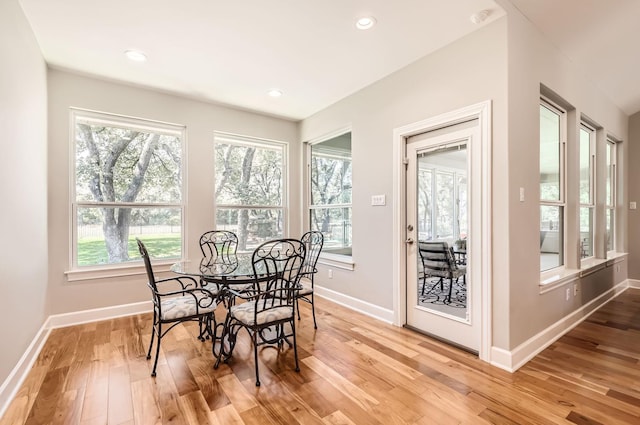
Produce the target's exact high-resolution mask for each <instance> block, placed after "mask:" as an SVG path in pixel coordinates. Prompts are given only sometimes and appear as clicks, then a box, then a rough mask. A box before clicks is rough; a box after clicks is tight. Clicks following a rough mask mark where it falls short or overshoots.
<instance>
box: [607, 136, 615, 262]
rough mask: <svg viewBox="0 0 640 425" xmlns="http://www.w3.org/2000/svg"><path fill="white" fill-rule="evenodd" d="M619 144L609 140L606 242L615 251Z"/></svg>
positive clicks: (609, 248)
mask: <svg viewBox="0 0 640 425" xmlns="http://www.w3.org/2000/svg"><path fill="white" fill-rule="evenodd" d="M617 146H618V145H617V144H616V143H615V142H614V141H612V140H611V139H609V140H607V154H606V155H607V182H606V186H605V187H606V200H605V204H606V223H605V243H606V250H607V252H609V251H615V250H616V244H615V229H616V226H615V221H616V189H617V187H616V156H617Z"/></svg>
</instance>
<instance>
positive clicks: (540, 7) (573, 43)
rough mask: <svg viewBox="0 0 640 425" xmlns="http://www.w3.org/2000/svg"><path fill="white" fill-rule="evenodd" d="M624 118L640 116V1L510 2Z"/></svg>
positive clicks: (548, 0)
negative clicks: (575, 65) (633, 115)
mask: <svg viewBox="0 0 640 425" xmlns="http://www.w3.org/2000/svg"><path fill="white" fill-rule="evenodd" d="M509 1H510V2H511V4H513V5H514V6H516V7H517V8H518V9H519V10H520V11H521V12H522V13H523V14H524V15H525V16H526V17H527V18H528V19H529V20H530V21H531V22H533V24H534V25H536V27H538V29H539V30H540V31H541V32H542V33H543V34H544V35H545V36H546V37H547V39H549V40H550V41H551V42H552V43H553V44H555V45H556V47H557V48H558V49H560V51H562V52H564V54H565V55H566V56H568V57H569V58H570V59H571V60H572V61H573V62H574V63H576V64H577V65H579V66H580V67H581V68H582V69H583V70H584V74H585V75H586V76H587V77H588V78H589V79H590V80H591V81H593V82H594V83H595V84H596V85H597V86H598V87H600V89H601V90H602V91H603V92H604V93H605V94H607V95H608V96H609V98H610V99H611V101H612V102H613V103H614V104H616V105H618V106H619V107H620V109H622V110H623V111H624V112H625V113H626V114H628V115H632V114H634V113H636V112H638V111H640V84H638V82H639V81H638V70H639V69H640V50H639V48H638V42H639V41H640V23H639V19H640V1H638V0H560V1H559V0H509Z"/></svg>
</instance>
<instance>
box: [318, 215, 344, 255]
mask: <svg viewBox="0 0 640 425" xmlns="http://www.w3.org/2000/svg"><path fill="white" fill-rule="evenodd" d="M310 219H311V230H317V231H320V232H322V234H323V235H324V244H323V246H322V252H332V253H335V254H344V255H351V207H339V208H313V209H311V218H310Z"/></svg>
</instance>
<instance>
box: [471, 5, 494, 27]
mask: <svg viewBox="0 0 640 425" xmlns="http://www.w3.org/2000/svg"><path fill="white" fill-rule="evenodd" d="M490 14H491V11H490V10H488V9H485V10H481V11H480V12H478V13H474V14H473V15H471V16H470V17H469V19H470V20H471V22H473V23H474V24H476V25H477V24H481V23H483V22H484V21H486V20H487V18H488V17H489V15H490Z"/></svg>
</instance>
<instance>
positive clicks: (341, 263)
mask: <svg viewBox="0 0 640 425" xmlns="http://www.w3.org/2000/svg"><path fill="white" fill-rule="evenodd" d="M346 133H351V134H352V137H353V132H352V129H351V126H345V127H341V128H339V129H337V130H334V131H332V132H330V133H326V134H324V135H322V136H320V137H317V138H314V139H311V140H309V141H307V142H305V145H306V150H305V157H306V173H305V180H306V183H305V187H304V193H305V202H304V212H303V215H304V217H305V221H304V226H305V229H307V230H308V229H310V228H311V223H310V220H311V219H310V214H309V213H310V211H311V210H312V209H317V208H334V207H335V208H339V207H341V206H342V207H345V206H347V204H332V205H311V148H312V146H313V145H317V144H318V143H322V142H325V141H327V140H329V139H333V138H334V137H338V136H341V135H343V134H346ZM351 173H352V180H353V156H352V158H351ZM352 190H353V189H352ZM352 197H353V192H352ZM348 207H350V208H351V218H352V220H353V199H352V202H351V204H348ZM351 231H352V236H353V221H352V223H351ZM351 250H352V252H351V255H346V254H335V253H328V252H320V256H319V258H318V263H320V264H324V265H328V266H332V267H337V268H341V269H344V270H354V268H355V263H354V261H353V239H352V240H351Z"/></svg>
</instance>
